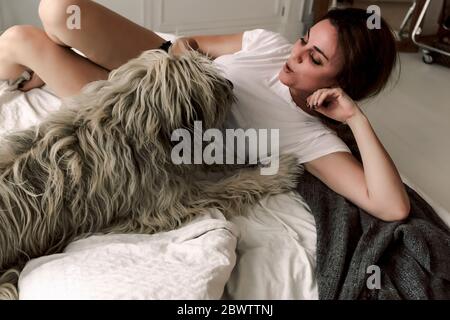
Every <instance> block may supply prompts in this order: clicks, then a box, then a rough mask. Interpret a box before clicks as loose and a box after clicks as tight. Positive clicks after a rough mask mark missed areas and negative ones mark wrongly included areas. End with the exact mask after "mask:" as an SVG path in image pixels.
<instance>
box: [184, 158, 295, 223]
mask: <svg viewBox="0 0 450 320" xmlns="http://www.w3.org/2000/svg"><path fill="white" fill-rule="evenodd" d="M260 169H261V168H260V167H256V168H249V169H243V170H241V171H239V172H238V173H236V174H234V175H233V176H231V177H228V178H225V179H223V180H220V181H218V182H215V183H212V182H204V183H202V182H201V181H199V182H196V184H197V186H196V187H197V188H199V190H201V191H200V194H199V200H198V202H196V203H193V204H192V207H196V206H198V207H203V208H206V207H216V208H218V209H219V210H222V212H223V213H224V214H225V215H226V216H228V217H230V216H233V215H239V214H243V213H245V211H246V209H247V208H248V207H249V206H251V205H254V204H256V203H257V202H258V201H259V200H261V199H262V198H263V197H264V196H268V195H275V194H280V193H284V192H287V191H289V190H292V189H294V188H295V186H296V184H297V180H298V178H299V176H300V174H301V173H302V172H303V167H302V166H300V165H299V164H298V162H297V159H296V158H295V157H294V156H292V155H283V156H281V157H280V162H279V171H278V173H277V174H275V175H266V176H265V175H261V171H260ZM206 199H207V200H206Z"/></svg>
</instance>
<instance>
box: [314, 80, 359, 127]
mask: <svg viewBox="0 0 450 320" xmlns="http://www.w3.org/2000/svg"><path fill="white" fill-rule="evenodd" d="M306 102H307V103H308V107H309V108H311V109H313V110H315V111H317V112H320V113H321V114H323V115H325V116H327V117H328V118H331V119H334V120H337V121H340V122H342V123H346V122H347V120H349V119H350V118H351V117H353V116H354V115H355V114H357V113H358V111H360V109H359V107H358V105H357V104H356V103H355V102H354V101H353V100H352V98H350V97H349V96H348V95H347V94H346V93H345V92H344V90H342V89H341V88H339V87H337V88H330V89H319V90H317V91H316V92H314V93H313V94H312V95H310V96H309V97H308V98H307V99H306Z"/></svg>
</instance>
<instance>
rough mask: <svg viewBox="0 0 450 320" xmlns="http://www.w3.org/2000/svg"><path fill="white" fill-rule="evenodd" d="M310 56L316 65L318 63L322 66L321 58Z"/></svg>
mask: <svg viewBox="0 0 450 320" xmlns="http://www.w3.org/2000/svg"><path fill="white" fill-rule="evenodd" d="M310 57H311V61H312V62H313V63H314V64H315V65H318V66H321V65H322V62H321V61H320V60H316V59H314V57H313V55H310Z"/></svg>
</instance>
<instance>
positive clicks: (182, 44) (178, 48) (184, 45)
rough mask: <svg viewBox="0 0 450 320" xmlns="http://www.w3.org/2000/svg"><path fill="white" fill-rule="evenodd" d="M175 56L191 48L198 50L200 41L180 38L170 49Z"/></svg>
mask: <svg viewBox="0 0 450 320" xmlns="http://www.w3.org/2000/svg"><path fill="white" fill-rule="evenodd" d="M170 50H171V53H172V54H173V55H175V56H181V55H183V54H184V53H185V52H187V51H189V50H198V43H197V41H195V39H192V38H178V39H177V40H176V41H175V42H174V43H173V44H172V48H171V49H170Z"/></svg>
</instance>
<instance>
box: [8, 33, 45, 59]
mask: <svg viewBox="0 0 450 320" xmlns="http://www.w3.org/2000/svg"><path fill="white" fill-rule="evenodd" d="M43 34H44V32H43V30H41V29H39V28H37V27H34V26H28V25H17V26H13V27H10V28H9V29H7V30H6V31H5V32H3V34H2V35H1V37H0V52H1V53H2V55H8V56H16V57H18V56H19V55H21V54H22V53H23V52H29V51H30V50H35V49H36V50H39V44H40V43H41V42H42V36H43Z"/></svg>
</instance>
